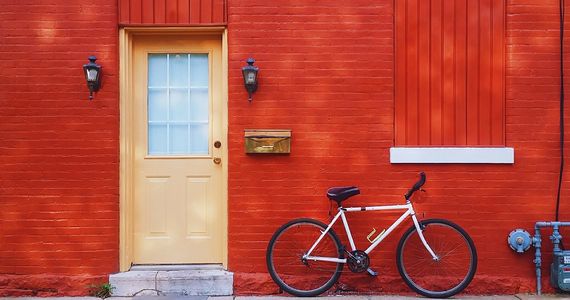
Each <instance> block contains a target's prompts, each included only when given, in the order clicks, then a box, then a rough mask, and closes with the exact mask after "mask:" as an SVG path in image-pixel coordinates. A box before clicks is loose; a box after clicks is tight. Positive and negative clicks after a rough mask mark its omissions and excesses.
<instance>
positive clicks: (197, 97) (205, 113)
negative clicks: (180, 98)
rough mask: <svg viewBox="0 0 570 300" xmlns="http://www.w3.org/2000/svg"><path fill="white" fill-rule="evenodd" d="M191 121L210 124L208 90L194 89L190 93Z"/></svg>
mask: <svg viewBox="0 0 570 300" xmlns="http://www.w3.org/2000/svg"><path fill="white" fill-rule="evenodd" d="M190 99H191V100H190V104H191V105H192V106H191V107H190V119H191V120H192V121H203V122H208V119H209V109H208V107H209V101H208V100H209V98H208V89H192V90H191V91H190Z"/></svg>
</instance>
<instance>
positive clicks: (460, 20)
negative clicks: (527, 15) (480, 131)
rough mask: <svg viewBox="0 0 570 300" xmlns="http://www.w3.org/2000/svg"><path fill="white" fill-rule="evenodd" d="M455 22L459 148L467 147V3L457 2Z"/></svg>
mask: <svg viewBox="0 0 570 300" xmlns="http://www.w3.org/2000/svg"><path fill="white" fill-rule="evenodd" d="M500 1H502V0H500ZM455 20H456V23H455V144H456V145H457V146H465V145H467V102H466V101H467V99H466V98H467V80H466V79H467V2H466V1H457V2H456V3H455ZM501 38H502V37H501Z"/></svg>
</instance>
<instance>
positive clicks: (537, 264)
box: [532, 223, 542, 296]
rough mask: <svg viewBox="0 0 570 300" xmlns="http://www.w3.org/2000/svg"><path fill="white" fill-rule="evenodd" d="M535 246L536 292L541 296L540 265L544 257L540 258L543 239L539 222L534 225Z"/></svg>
mask: <svg viewBox="0 0 570 300" xmlns="http://www.w3.org/2000/svg"><path fill="white" fill-rule="evenodd" d="M532 240H533V246H534V249H535V251H534V265H535V268H536V293H537V294H538V295H539V296H540V294H541V286H540V278H541V274H540V273H541V272H540V266H541V265H542V259H541V258H540V255H541V254H540V247H541V239H540V226H539V225H538V223H537V224H536V225H535V226H534V238H533V239H532Z"/></svg>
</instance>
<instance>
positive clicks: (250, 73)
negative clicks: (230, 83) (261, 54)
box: [241, 57, 259, 102]
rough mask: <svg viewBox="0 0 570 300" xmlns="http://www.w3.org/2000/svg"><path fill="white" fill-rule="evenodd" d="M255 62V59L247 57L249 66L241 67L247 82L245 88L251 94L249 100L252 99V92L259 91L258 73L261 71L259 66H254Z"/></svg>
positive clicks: (244, 80) (244, 81)
mask: <svg viewBox="0 0 570 300" xmlns="http://www.w3.org/2000/svg"><path fill="white" fill-rule="evenodd" d="M254 63H255V59H253V58H251V57H250V58H248V59H247V66H245V67H243V68H241V72H242V74H243V83H244V84H245V89H246V90H247V94H248V95H249V98H248V100H249V102H251V100H252V94H253V93H255V91H257V73H258V72H259V68H258V67H256V66H254V65H253V64H254Z"/></svg>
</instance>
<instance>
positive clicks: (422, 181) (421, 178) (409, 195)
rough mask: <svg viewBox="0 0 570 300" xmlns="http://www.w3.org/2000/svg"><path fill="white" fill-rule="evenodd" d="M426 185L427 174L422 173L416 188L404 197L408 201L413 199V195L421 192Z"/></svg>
mask: <svg viewBox="0 0 570 300" xmlns="http://www.w3.org/2000/svg"><path fill="white" fill-rule="evenodd" d="M425 183H426V173H424V172H420V180H418V181H417V182H416V183H415V184H414V186H413V187H412V188H411V189H410V190H409V191H408V192H407V193H406V195H404V197H406V200H408V199H410V197H412V194H413V193H414V192H415V191H417V190H419V189H420V188H421V187H422V186H423V185H424V184H425Z"/></svg>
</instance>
